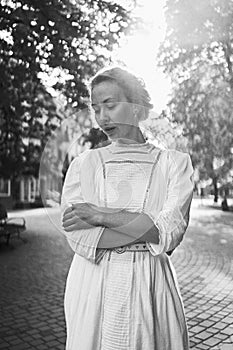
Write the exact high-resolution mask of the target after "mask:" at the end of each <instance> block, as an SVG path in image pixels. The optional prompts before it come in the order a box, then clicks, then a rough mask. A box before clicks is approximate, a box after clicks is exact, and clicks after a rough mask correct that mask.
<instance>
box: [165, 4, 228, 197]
mask: <svg viewBox="0 0 233 350" xmlns="http://www.w3.org/2000/svg"><path fill="white" fill-rule="evenodd" d="M166 18H167V25H168V27H167V34H166V38H165V42H164V43H163V45H161V48H160V53H159V61H160V65H162V66H163V67H164V71H165V72H166V73H167V74H169V75H170V76H171V78H172V82H173V96H172V98H171V101H170V103H169V106H168V108H169V113H170V114H171V115H172V119H173V121H174V122H176V123H178V124H180V125H182V126H183V134H184V136H186V137H187V138H188V140H189V146H190V149H191V155H192V160H193V163H194V165H195V166H196V167H198V168H199V171H200V175H201V178H211V179H212V181H213V186H214V192H215V201H217V199H218V191H217V183H218V181H220V180H221V179H223V178H224V177H225V176H226V175H227V173H228V172H229V169H231V168H232V166H233V158H232V153H231V152H230V150H231V149H232V147H233V136H232V131H231V130H232V129H233V109H232V107H233V102H232V97H233V69H232V62H233V21H232V19H233V1H229V0H206V1H204V2H203V1H195V2H193V1H191V0H178V1H175V0H168V1H167V3H166Z"/></svg>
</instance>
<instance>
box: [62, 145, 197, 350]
mask: <svg viewBox="0 0 233 350" xmlns="http://www.w3.org/2000/svg"><path fill="white" fill-rule="evenodd" d="M192 175H193V168H192V164H191V160H190V157H189V155H188V154H186V153H181V152H178V151H174V150H163V151H161V150H160V149H158V148H156V147H155V146H154V145H152V144H150V143H145V144H137V145H135V144H125V143H120V142H113V143H112V144H111V145H109V146H107V147H104V148H100V149H95V150H88V151H85V152H84V153H82V154H81V155H80V156H79V157H77V158H75V159H74V160H73V162H72V164H71V165H70V167H69V170H68V172H67V175H66V179H65V183H64V187H63V194H62V209H63V211H64V209H65V208H66V207H67V206H68V205H69V203H74V202H76V203H77V202H90V203H93V204H96V205H98V206H106V207H112V208H114V207H115V208H119V207H123V208H125V209H127V210H129V211H132V212H144V213H145V214H147V215H149V217H150V218H151V219H152V220H153V222H154V224H155V225H156V226H157V227H158V229H159V233H160V242H159V244H158V245H156V244H150V243H149V242H147V243H146V244H147V247H148V249H149V250H148V251H143V252H133V253H132V252H130V251H128V252H127V251H126V252H124V253H123V254H119V253H117V252H115V251H112V252H110V251H109V250H98V249H97V244H98V240H99V238H100V236H101V234H102V232H103V230H104V228H103V227H96V228H92V229H85V230H78V231H73V232H71V233H65V235H66V237H67V240H68V242H69V244H70V246H71V248H72V249H73V251H74V252H75V254H74V258H73V261H72V263H71V267H70V270H69V274H68V278H67V283H66V291H65V317H66V324H67V343H66V350H187V349H189V345H188V333H187V327H186V322H185V316H184V309H183V304H182V300H181V296H180V293H179V289H178V285H177V281H176V276H175V272H174V268H173V266H172V264H171V261H170V258H169V257H168V255H167V254H166V252H167V251H169V250H171V249H173V248H175V247H177V246H178V245H179V244H180V242H181V240H182V238H183V235H184V233H185V231H186V228H187V225H188V220H189V208H190V203H191V199H192V191H193V181H192V177H193V176H192Z"/></svg>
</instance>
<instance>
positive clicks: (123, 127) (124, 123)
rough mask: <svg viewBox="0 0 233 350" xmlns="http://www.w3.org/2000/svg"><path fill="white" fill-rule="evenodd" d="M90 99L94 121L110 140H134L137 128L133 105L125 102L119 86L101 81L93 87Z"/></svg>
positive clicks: (125, 99)
mask: <svg viewBox="0 0 233 350" xmlns="http://www.w3.org/2000/svg"><path fill="white" fill-rule="evenodd" d="M91 99H92V107H93V109H94V111H95V118H96V121H97V123H98V125H99V126H100V128H101V129H103V131H104V132H105V133H106V134H107V135H108V136H109V138H110V139H112V140H114V139H118V138H125V139H134V135H135V134H136V129H137V128H138V121H137V119H136V118H135V116H134V113H133V108H134V107H133V106H134V105H133V104H132V103H129V102H128V101H127V98H126V96H125V95H124V92H123V90H122V89H121V87H120V86H118V85H117V84H116V83H114V82H111V81H103V82H101V83H99V84H97V85H96V86H94V88H93V90H92V95H91Z"/></svg>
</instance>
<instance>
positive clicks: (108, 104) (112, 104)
mask: <svg viewBox="0 0 233 350" xmlns="http://www.w3.org/2000/svg"><path fill="white" fill-rule="evenodd" d="M106 105H107V107H108V108H109V109H112V108H114V107H115V103H113V102H108V103H106Z"/></svg>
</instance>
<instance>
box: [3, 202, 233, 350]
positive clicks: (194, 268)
mask: <svg viewBox="0 0 233 350" xmlns="http://www.w3.org/2000/svg"><path fill="white" fill-rule="evenodd" d="M48 212H49V217H48V216H47V215H46V214H45V212H44V209H43V210H42V209H34V210H31V211H24V212H19V213H14V215H23V216H24V217H25V218H26V222H27V231H26V232H24V233H22V237H23V238H25V239H26V240H27V241H26V243H23V242H22V241H20V240H17V239H13V240H12V242H11V246H10V247H6V246H5V244H4V243H2V244H1V245H0V266H1V268H0V350H2V349H4V350H27V349H28V350H47V349H48V350H49V349H53V350H60V349H62V350H64V348H65V322H64V313H63V295H64V288H65V280H66V275H67V272H68V268H69V264H70V262H71V258H72V252H71V251H70V249H69V247H68V245H67V243H66V241H65V238H64V236H63V235H62V234H61V233H60V232H59V228H58V225H59V224H58V222H59V219H58V217H59V215H58V213H57V210H54V209H49V210H48ZM232 251H233V213H224V212H222V211H221V210H217V209H211V208H207V207H204V206H201V207H200V206H199V207H198V201H197V200H196V201H194V202H193V207H192V211H191V222H190V226H189V229H188V231H187V233H186V237H185V239H184V242H183V243H182V244H181V246H180V247H179V248H178V249H177V250H176V251H175V253H174V254H173V256H172V261H173V263H174V265H175V268H176V271H177V275H178V280H179V284H180V289H181V293H182V296H183V300H184V305H185V310H186V316H187V321H188V326H189V333H190V347H191V349H196V350H201V349H202V350H205V349H211V350H212V349H213V350H219V349H221V350H233V312H232V311H233V306H232V305H233V263H232ZM145 350H147V349H145ZM160 350H162V349H160Z"/></svg>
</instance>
